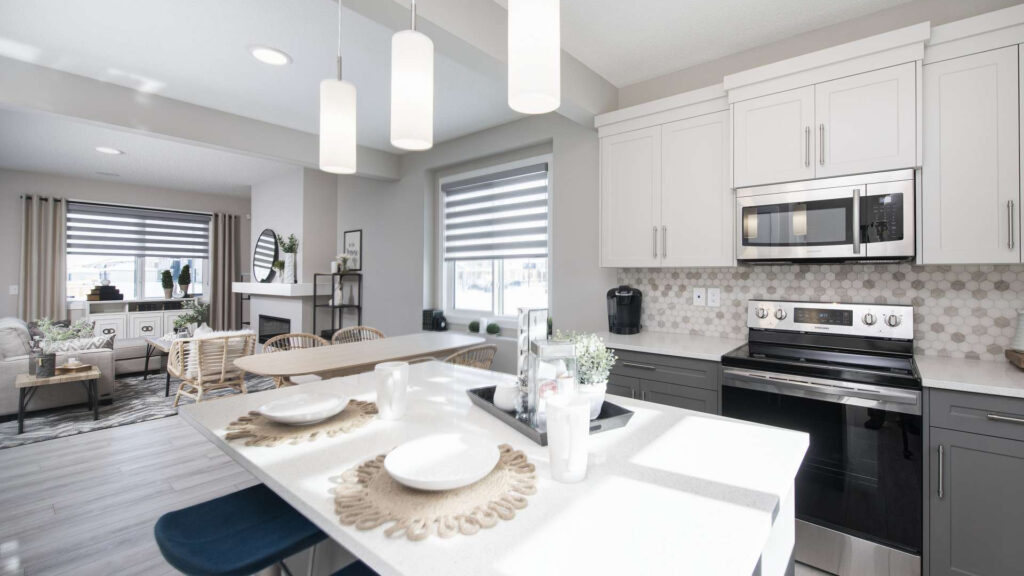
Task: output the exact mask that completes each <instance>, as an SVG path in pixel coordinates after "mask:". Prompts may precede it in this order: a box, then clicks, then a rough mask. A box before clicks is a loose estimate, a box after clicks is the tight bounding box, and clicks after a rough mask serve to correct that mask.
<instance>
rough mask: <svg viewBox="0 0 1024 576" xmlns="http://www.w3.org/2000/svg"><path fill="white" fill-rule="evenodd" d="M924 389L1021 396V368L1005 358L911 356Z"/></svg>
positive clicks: (1023, 382)
mask: <svg viewBox="0 0 1024 576" xmlns="http://www.w3.org/2000/svg"><path fill="white" fill-rule="evenodd" d="M914 362H916V363H917V369H918V371H919V372H920V373H921V385H922V386H924V387H925V388H942V389H945V390H957V391H960V392H975V393H978V394H993V395H996V396H1012V397H1015V398H1024V370H1021V369H1020V368H1017V367H1016V366H1014V365H1013V364H1010V363H1009V362H1008V361H1006V360H969V359H965V358H941V357H938V356H915V357H914Z"/></svg>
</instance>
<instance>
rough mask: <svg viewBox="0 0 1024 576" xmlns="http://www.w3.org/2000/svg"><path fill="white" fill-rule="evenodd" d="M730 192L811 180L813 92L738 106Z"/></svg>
mask: <svg viewBox="0 0 1024 576" xmlns="http://www.w3.org/2000/svg"><path fill="white" fill-rule="evenodd" d="M733 118H734V121H735V123H736V124H735V130H734V134H735V138H734V141H735V145H734V149H733V154H734V157H733V162H734V170H735V172H734V176H735V186H736V187H737V188H742V187H744V186H755V185H758V184H770V183H775V182H789V181H794V180H807V179H810V178H814V162H813V150H812V147H813V142H814V135H813V134H812V131H813V128H812V127H813V125H814V87H813V86H807V87H804V88H798V89H796V90H789V91H786V92H780V93H778V94H771V95H768V96H762V97H760V98H754V99H751V100H744V101H742V102H737V103H736V104H735V106H734V109H733Z"/></svg>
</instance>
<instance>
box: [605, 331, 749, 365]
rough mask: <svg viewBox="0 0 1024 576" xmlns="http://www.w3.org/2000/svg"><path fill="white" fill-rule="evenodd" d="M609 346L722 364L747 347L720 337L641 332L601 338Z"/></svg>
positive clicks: (606, 335) (740, 340)
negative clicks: (733, 353) (724, 359)
mask: <svg viewBox="0 0 1024 576" xmlns="http://www.w3.org/2000/svg"><path fill="white" fill-rule="evenodd" d="M598 336H600V337H601V338H602V339H603V340H604V343H605V345H606V346H608V347H609V348H614V349H616V350H631V351H633V352H647V353H648V354H663V355H665V356H679V357H681V358H693V359H695V360H711V361H712V362H721V360H722V355H723V354H725V353H726V352H731V351H732V350H734V349H736V348H738V347H740V346H742V345H744V344H746V343H747V341H746V340H743V339H740V338H719V337H717V336H695V335H692V334H675V333H672V332H640V333H639V334H628V335H626V334H612V333H611V332H601V333H600V334H598Z"/></svg>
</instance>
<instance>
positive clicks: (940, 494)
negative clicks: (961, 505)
mask: <svg viewBox="0 0 1024 576" xmlns="http://www.w3.org/2000/svg"><path fill="white" fill-rule="evenodd" d="M943 456H944V454H943V449H942V444H939V500H942V497H943V496H945V494H944V493H943V490H942V469H943V468H944V467H945V466H943V462H942V460H943Z"/></svg>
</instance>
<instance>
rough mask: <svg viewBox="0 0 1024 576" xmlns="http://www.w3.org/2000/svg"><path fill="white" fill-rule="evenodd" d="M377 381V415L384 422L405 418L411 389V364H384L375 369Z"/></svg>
mask: <svg viewBox="0 0 1024 576" xmlns="http://www.w3.org/2000/svg"><path fill="white" fill-rule="evenodd" d="M373 372H374V377H375V378H376V380H377V414H378V415H379V416H380V417H381V419H383V420H398V419H400V418H401V417H402V416H405V405H406V395H407V392H408V389H409V363H408V362H384V363H381V364H377V365H376V366H374V368H373Z"/></svg>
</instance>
